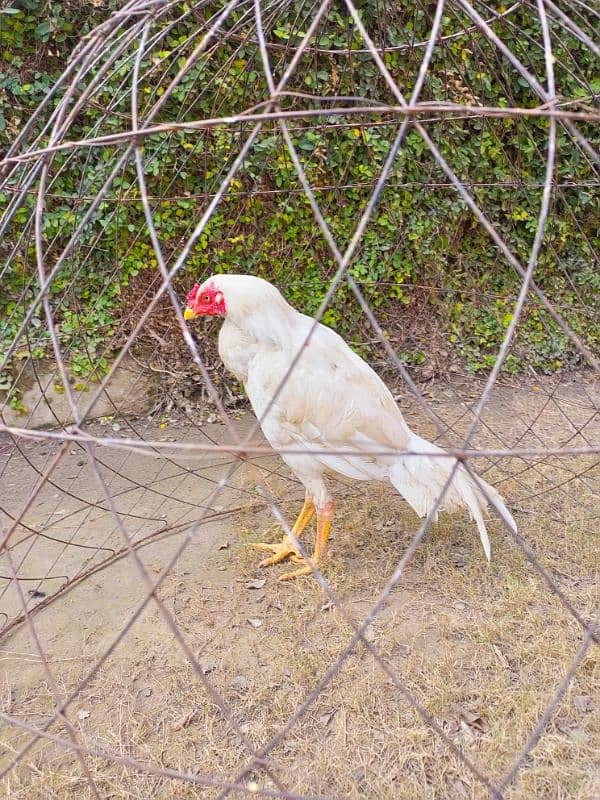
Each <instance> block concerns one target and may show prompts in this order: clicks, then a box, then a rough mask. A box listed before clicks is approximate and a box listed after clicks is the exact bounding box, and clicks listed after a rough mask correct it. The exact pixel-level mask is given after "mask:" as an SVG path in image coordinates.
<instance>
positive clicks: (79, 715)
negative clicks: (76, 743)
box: [77, 708, 90, 720]
mask: <svg viewBox="0 0 600 800" xmlns="http://www.w3.org/2000/svg"><path fill="white" fill-rule="evenodd" d="M89 715H90V712H89V711H88V710H87V709H86V708H81V709H79V711H78V712H77V719H81V720H83V719H87V718H88V717H89Z"/></svg>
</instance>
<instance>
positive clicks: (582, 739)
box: [569, 728, 590, 744]
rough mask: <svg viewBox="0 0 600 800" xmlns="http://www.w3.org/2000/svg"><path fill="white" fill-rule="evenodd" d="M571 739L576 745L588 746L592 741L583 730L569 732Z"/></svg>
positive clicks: (575, 729)
mask: <svg viewBox="0 0 600 800" xmlns="http://www.w3.org/2000/svg"><path fill="white" fill-rule="evenodd" d="M569 737H570V738H571V739H572V740H573V741H574V742H575V744H587V743H588V742H589V739H590V737H589V736H588V734H587V733H586V731H584V730H582V729H581V728H573V730H572V731H569Z"/></svg>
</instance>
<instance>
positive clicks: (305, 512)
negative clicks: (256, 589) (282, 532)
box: [252, 495, 315, 567]
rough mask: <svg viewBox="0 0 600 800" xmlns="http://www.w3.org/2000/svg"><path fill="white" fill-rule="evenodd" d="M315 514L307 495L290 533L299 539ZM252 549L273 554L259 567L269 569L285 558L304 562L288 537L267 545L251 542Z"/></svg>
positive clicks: (313, 506) (265, 543) (313, 505)
mask: <svg viewBox="0 0 600 800" xmlns="http://www.w3.org/2000/svg"><path fill="white" fill-rule="evenodd" d="M314 513H315V504H314V503H313V501H312V499H311V498H310V497H309V496H308V495H307V496H306V498H305V500H304V505H303V506H302V511H301V512H300V513H299V514H298V519H297V520H296V522H294V527H293V528H292V533H293V534H294V536H295V537H296V539H298V538H299V536H300V534H301V533H302V531H303V530H304V528H306V526H307V525H308V523H309V522H310V521H311V519H312V515H313V514H314ZM252 547H256V548H257V549H258V550H266V551H267V552H268V553H273V555H272V556H269V557H268V558H264V559H263V560H262V561H261V562H260V564H259V566H260V567H270V566H271V565H272V564H278V563H279V562H280V561H285V559H286V558H292V559H294V561H296V560H298V559H300V560H302V561H303V560H304V559H303V558H302V556H301V555H300V553H298V551H297V550H296V548H295V546H294V543H293V542H292V540H291V538H290V537H289V536H284V537H283V539H282V541H281V542H276V543H275V544H269V543H268V542H253V543H252Z"/></svg>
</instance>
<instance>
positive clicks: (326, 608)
mask: <svg viewBox="0 0 600 800" xmlns="http://www.w3.org/2000/svg"><path fill="white" fill-rule="evenodd" d="M330 608H333V603H323V605H322V606H321V611H329V609H330Z"/></svg>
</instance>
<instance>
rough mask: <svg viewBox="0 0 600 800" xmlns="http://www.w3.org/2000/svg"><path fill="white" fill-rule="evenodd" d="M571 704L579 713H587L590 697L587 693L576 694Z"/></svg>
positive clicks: (590, 706)
mask: <svg viewBox="0 0 600 800" xmlns="http://www.w3.org/2000/svg"><path fill="white" fill-rule="evenodd" d="M573 704H574V705H575V708H576V709H577V711H579V713H580V714H587V712H588V711H590V710H591V708H592V698H591V697H590V696H589V694H578V695H577V696H576V697H575V698H573Z"/></svg>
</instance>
